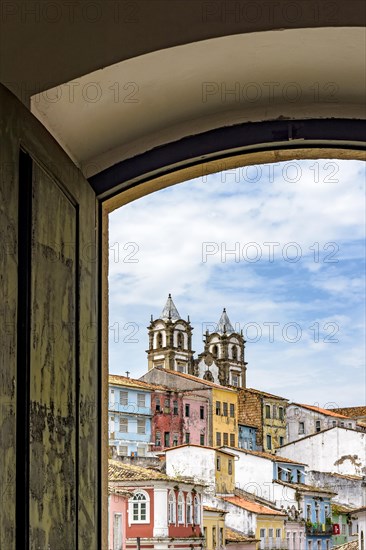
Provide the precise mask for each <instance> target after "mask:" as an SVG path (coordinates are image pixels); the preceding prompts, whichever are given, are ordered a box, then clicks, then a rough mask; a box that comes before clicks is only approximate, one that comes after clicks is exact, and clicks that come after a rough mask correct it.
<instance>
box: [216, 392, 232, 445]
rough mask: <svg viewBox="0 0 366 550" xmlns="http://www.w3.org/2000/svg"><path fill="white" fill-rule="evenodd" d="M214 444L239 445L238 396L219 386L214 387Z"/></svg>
mask: <svg viewBox="0 0 366 550" xmlns="http://www.w3.org/2000/svg"><path fill="white" fill-rule="evenodd" d="M212 444H213V446H216V447H220V446H221V445H229V446H230V447H236V446H237V445H238V394H237V392H236V391H235V390H231V389H229V388H225V387H224V386H219V385H215V387H214V386H213V387H212Z"/></svg>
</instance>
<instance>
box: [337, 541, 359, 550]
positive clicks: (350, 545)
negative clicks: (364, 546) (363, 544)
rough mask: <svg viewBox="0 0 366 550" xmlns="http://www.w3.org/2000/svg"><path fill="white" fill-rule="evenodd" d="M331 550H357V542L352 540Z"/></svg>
mask: <svg viewBox="0 0 366 550" xmlns="http://www.w3.org/2000/svg"><path fill="white" fill-rule="evenodd" d="M333 550H359V544H358V540H352V541H351V542H346V543H344V544H340V545H338V546H333Z"/></svg>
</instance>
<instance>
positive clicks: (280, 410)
mask: <svg viewBox="0 0 366 550" xmlns="http://www.w3.org/2000/svg"><path fill="white" fill-rule="evenodd" d="M278 418H279V419H280V420H283V419H284V414H283V407H278Z"/></svg>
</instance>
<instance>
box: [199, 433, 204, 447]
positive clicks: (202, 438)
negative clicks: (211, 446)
mask: <svg viewBox="0 0 366 550" xmlns="http://www.w3.org/2000/svg"><path fill="white" fill-rule="evenodd" d="M204 444H205V434H200V445H204Z"/></svg>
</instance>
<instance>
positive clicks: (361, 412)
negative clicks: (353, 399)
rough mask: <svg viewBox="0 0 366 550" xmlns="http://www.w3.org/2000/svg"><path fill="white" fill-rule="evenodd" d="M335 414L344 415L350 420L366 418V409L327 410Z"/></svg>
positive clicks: (342, 408) (343, 408) (344, 408)
mask: <svg viewBox="0 0 366 550" xmlns="http://www.w3.org/2000/svg"><path fill="white" fill-rule="evenodd" d="M327 410H329V411H333V412H335V413H339V414H344V415H345V416H348V417H351V418H357V417H359V416H366V407H341V408H339V409H327Z"/></svg>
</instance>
